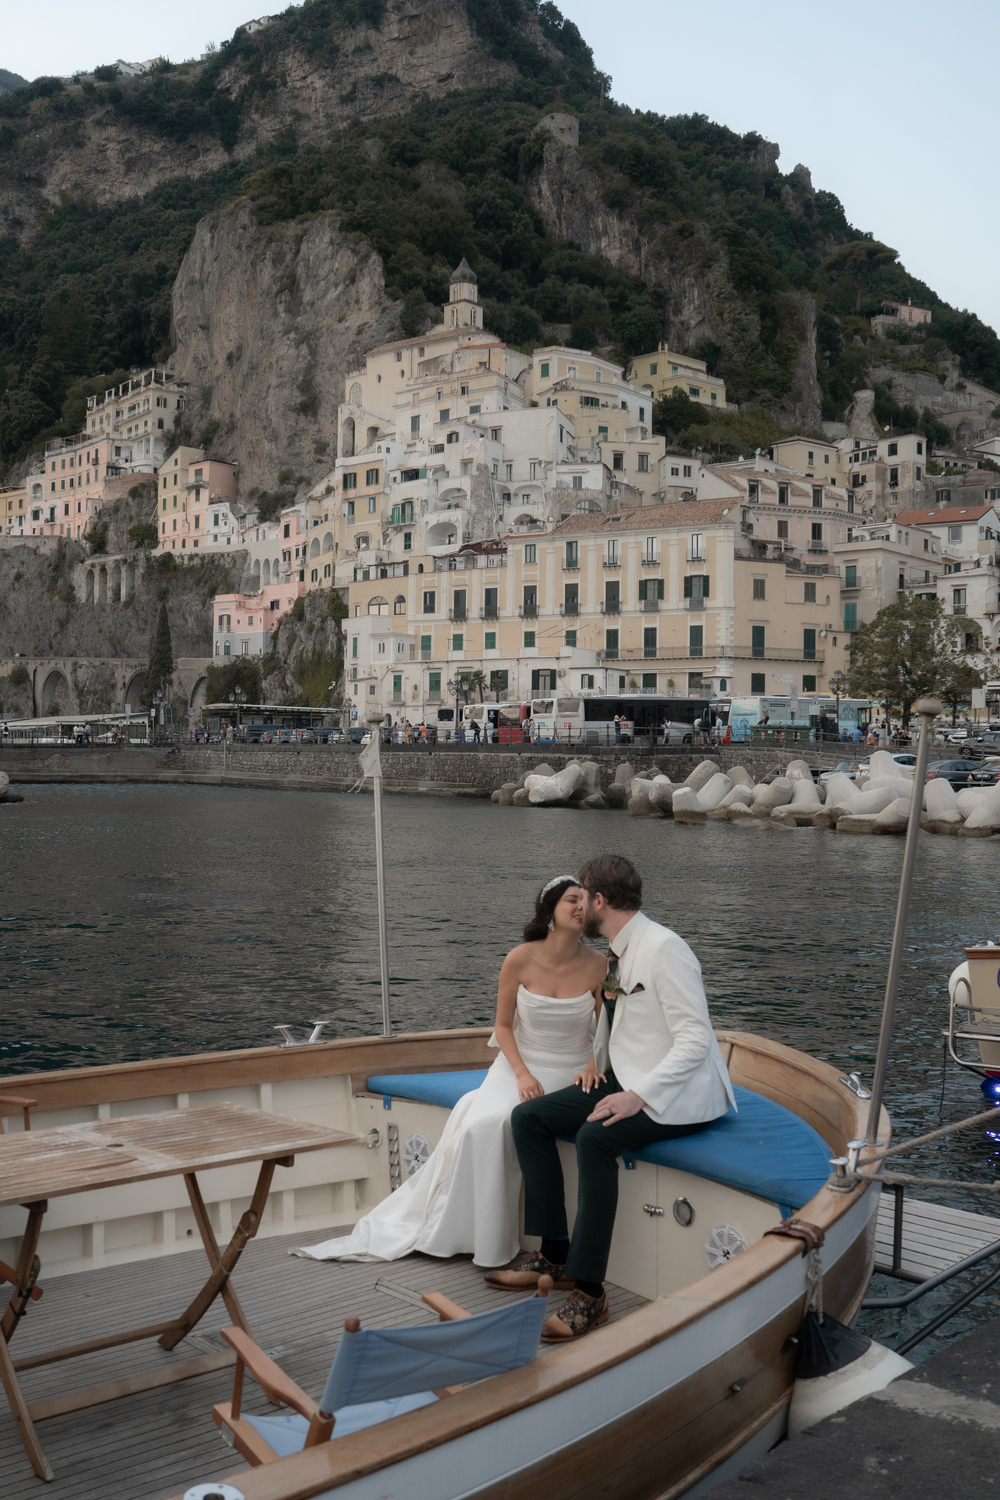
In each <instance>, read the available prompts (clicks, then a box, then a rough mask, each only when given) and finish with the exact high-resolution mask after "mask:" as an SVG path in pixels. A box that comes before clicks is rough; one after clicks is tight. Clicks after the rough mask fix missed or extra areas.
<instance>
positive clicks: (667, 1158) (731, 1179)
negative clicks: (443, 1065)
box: [368, 1069, 830, 1210]
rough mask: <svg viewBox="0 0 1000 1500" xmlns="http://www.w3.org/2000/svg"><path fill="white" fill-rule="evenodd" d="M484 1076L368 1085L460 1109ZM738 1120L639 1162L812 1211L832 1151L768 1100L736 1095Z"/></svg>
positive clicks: (663, 1144) (429, 1076)
mask: <svg viewBox="0 0 1000 1500" xmlns="http://www.w3.org/2000/svg"><path fill="white" fill-rule="evenodd" d="M485 1077H486V1070H485V1069H478V1070H475V1071H470V1072H467V1073H393V1074H385V1075H383V1076H381V1077H378V1078H369V1080H368V1087H369V1088H370V1089H371V1090H373V1092H375V1093H378V1094H394V1095H396V1097H397V1098H401V1099H416V1100H418V1101H419V1102H420V1103H422V1104H441V1105H444V1107H445V1108H446V1109H453V1108H454V1106H455V1105H456V1104H457V1103H458V1101H459V1099H460V1098H461V1097H462V1095H463V1094H467V1093H469V1091H470V1090H471V1089H476V1088H478V1087H479V1085H480V1084H481V1083H482V1081H483V1079H484V1078H485ZM733 1092H734V1093H735V1095H736V1103H737V1106H738V1110H739V1112H738V1113H736V1114H734V1113H733V1111H732V1110H730V1111H729V1113H728V1114H726V1115H723V1117H722V1119H721V1120H716V1121H715V1123H714V1124H713V1125H709V1126H707V1128H706V1129H705V1130H700V1131H698V1133H697V1134H696V1135H688V1136H681V1137H679V1139H677V1140H673V1141H658V1142H657V1143H656V1145H654V1146H647V1147H646V1148H645V1149H644V1150H642V1151H638V1152H636V1155H637V1157H638V1158H639V1160H640V1161H650V1162H655V1163H656V1164H657V1165H658V1166H661V1167H676V1168H677V1169H678V1170H679V1171H682V1172H691V1173H693V1174H694V1176H696V1177H707V1178H709V1179H710V1180H711V1181H712V1182H722V1183H725V1184H726V1186H727V1187H734V1188H740V1189H742V1191H744V1192H747V1193H756V1195H757V1196H758V1197H759V1198H766V1199H767V1200H768V1201H769V1202H770V1203H777V1204H780V1205H781V1207H782V1208H783V1209H785V1210H788V1209H792V1208H801V1207H802V1205H803V1204H804V1203H808V1202H809V1199H810V1198H812V1197H813V1196H814V1195H815V1194H816V1193H818V1192H819V1190H820V1188H821V1187H822V1186H823V1184H824V1182H826V1180H827V1178H828V1177H829V1175H830V1148H829V1147H828V1146H827V1144H826V1142H825V1141H824V1140H823V1138H822V1136H820V1135H819V1134H818V1132H817V1131H815V1130H814V1129H813V1128H812V1126H811V1125H807V1124H806V1122H805V1120H800V1119H799V1117H798V1115H795V1114H793V1113H792V1111H791V1110H790V1109H785V1107H784V1105H781V1104H774V1103H772V1101H771V1100H770V1099H765V1098H764V1097H763V1095H761V1094H754V1093H752V1092H751V1091H750V1090H749V1089H744V1088H739V1087H734V1090H733Z"/></svg>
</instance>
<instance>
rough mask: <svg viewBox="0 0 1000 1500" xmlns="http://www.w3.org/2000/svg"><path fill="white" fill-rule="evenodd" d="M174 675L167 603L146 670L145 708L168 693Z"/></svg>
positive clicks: (144, 686)
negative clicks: (156, 697)
mask: <svg viewBox="0 0 1000 1500" xmlns="http://www.w3.org/2000/svg"><path fill="white" fill-rule="evenodd" d="M173 675H174V648H173V643H172V641H171V639H170V620H169V619H168V617H167V606H166V603H163V604H161V605H160V618H159V620H158V621H157V622H156V639H155V640H154V642H153V650H152V654H151V655H150V658H149V666H148V667H147V668H146V681H145V683H144V684H143V689H142V702H143V706H144V707H146V708H152V706H153V699H154V698H155V696H156V694H157V693H160V692H166V689H167V686H168V684H169V682H170V679H171V677H173Z"/></svg>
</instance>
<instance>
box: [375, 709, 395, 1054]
mask: <svg viewBox="0 0 1000 1500" xmlns="http://www.w3.org/2000/svg"><path fill="white" fill-rule="evenodd" d="M377 733H378V730H377V729H375V730H373V731H372V737H373V738H374V736H375V735H376V734H377ZM372 779H373V781H374V789H375V869H376V874H377V877H378V955H379V966H380V970H381V975H382V1035H383V1036H392V1013H391V1011H390V1009H389V938H388V933H387V930H386V921H385V848H384V845H383V841H382V767H381V764H379V768H378V770H377V771H376V773H375V775H374V777H373V778H372Z"/></svg>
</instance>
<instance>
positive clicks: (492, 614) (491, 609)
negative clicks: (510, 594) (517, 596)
mask: <svg viewBox="0 0 1000 1500" xmlns="http://www.w3.org/2000/svg"><path fill="white" fill-rule="evenodd" d="M479 618H480V619H481V620H498V619H499V618H500V606H499V604H484V605H483V608H482V609H481V610H480V611H479Z"/></svg>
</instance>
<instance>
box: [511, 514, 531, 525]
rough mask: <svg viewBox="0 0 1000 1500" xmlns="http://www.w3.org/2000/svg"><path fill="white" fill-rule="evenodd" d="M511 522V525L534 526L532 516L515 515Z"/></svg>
mask: <svg viewBox="0 0 1000 1500" xmlns="http://www.w3.org/2000/svg"><path fill="white" fill-rule="evenodd" d="M511 524H512V525H513V526H534V525H535V524H536V520H535V517H534V516H528V515H522V516H515V517H514V520H513V521H512V523H511Z"/></svg>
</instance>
